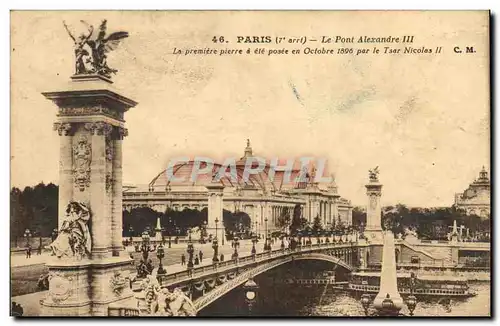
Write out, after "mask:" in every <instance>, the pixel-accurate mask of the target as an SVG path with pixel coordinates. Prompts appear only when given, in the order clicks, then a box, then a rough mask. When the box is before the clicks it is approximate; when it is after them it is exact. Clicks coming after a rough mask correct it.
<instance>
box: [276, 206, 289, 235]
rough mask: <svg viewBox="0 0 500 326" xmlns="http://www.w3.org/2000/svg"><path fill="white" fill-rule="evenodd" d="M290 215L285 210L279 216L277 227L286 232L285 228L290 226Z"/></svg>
mask: <svg viewBox="0 0 500 326" xmlns="http://www.w3.org/2000/svg"><path fill="white" fill-rule="evenodd" d="M290 220H291V219H290V213H288V211H286V210H283V212H282V213H281V214H280V216H278V219H277V221H276V226H277V227H278V228H280V229H283V231H284V230H285V228H286V227H287V226H288V225H289V224H290Z"/></svg>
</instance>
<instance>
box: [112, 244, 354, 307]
mask: <svg viewBox="0 0 500 326" xmlns="http://www.w3.org/2000/svg"><path fill="white" fill-rule="evenodd" d="M358 250H359V247H358V246H357V244H356V243H354V242H350V243H349V242H347V243H336V244H332V243H321V244H312V245H306V246H299V247H297V248H295V249H288V248H286V249H276V250H272V251H268V252H261V253H257V254H255V255H250V256H245V257H240V258H238V259H236V260H235V259H232V260H228V261H224V262H219V263H216V264H212V265H208V266H201V267H197V268H194V269H193V270H192V271H191V272H189V271H187V270H185V271H181V272H177V273H172V274H167V275H159V276H157V279H158V281H159V283H160V285H161V286H162V287H166V288H168V289H169V290H170V291H172V290H173V289H175V288H181V289H182V291H183V292H184V293H185V294H186V295H187V296H189V297H190V298H191V300H192V301H193V303H194V304H195V306H196V309H197V310H198V311H200V310H202V309H203V308H205V307H206V306H208V305H209V304H211V303H212V302H214V301H216V300H217V299H219V298H220V297H222V296H223V295H224V294H226V293H228V292H229V291H231V290H232V289H234V288H236V287H238V286H239V285H241V284H243V283H245V282H246V281H247V280H248V279H250V278H253V277H255V276H257V275H259V274H261V273H264V272H266V271H268V270H270V269H273V268H275V267H278V266H280V265H283V264H286V263H288V262H292V261H296V260H321V261H327V262H331V263H332V264H334V265H336V266H340V267H342V268H344V269H346V270H347V271H353V270H354V269H355V267H354V265H356V261H359V258H358V257H359V252H358ZM109 310H110V311H109V314H110V315H111V316H137V315H138V313H139V311H138V309H137V308H120V307H110V308H109ZM132 310H133V311H132Z"/></svg>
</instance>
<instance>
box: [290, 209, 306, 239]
mask: <svg viewBox="0 0 500 326" xmlns="http://www.w3.org/2000/svg"><path fill="white" fill-rule="evenodd" d="M302 220H305V223H307V220H306V219H303V218H302V209H301V208H300V205H299V204H297V205H295V207H294V208H293V217H292V222H291V223H290V234H291V235H292V236H295V235H297V232H298V231H299V230H303V229H304V227H305V224H303V221H302Z"/></svg>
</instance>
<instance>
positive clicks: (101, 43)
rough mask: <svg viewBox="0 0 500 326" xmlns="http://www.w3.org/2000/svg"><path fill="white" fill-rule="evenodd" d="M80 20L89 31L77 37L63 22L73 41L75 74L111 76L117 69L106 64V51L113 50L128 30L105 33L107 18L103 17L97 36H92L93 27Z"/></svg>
mask: <svg viewBox="0 0 500 326" xmlns="http://www.w3.org/2000/svg"><path fill="white" fill-rule="evenodd" d="M81 22H82V23H83V24H84V25H86V26H87V28H88V30H89V33H88V34H87V35H86V34H82V35H81V36H80V37H78V38H75V37H74V36H73V34H72V33H71V31H70V29H69V28H68V26H67V25H66V23H65V22H63V24H64V27H65V28H66V31H67V32H68V34H69V36H70V37H71V38H72V39H73V41H74V42H75V60H76V68H75V74H76V75H82V74H99V75H102V76H105V77H108V78H111V74H116V73H117V72H118V70H116V69H113V68H110V67H109V66H108V63H107V53H109V52H111V51H113V50H115V49H116V48H117V46H118V45H119V44H120V42H121V40H122V39H124V38H127V37H128V32H123V31H120V32H114V33H111V34H109V35H106V30H107V20H106V19H105V20H103V21H102V22H101V25H100V26H99V31H98V33H97V36H95V37H92V35H93V31H94V27H93V26H92V25H89V24H88V23H87V22H85V21H84V20H81ZM87 49H88V50H89V51H90V53H89V51H88V50H87ZM87 63H90V67H86V64H87Z"/></svg>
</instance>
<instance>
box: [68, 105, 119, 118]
mask: <svg viewBox="0 0 500 326" xmlns="http://www.w3.org/2000/svg"><path fill="white" fill-rule="evenodd" d="M99 114H102V115H106V116H109V117H111V118H114V119H117V120H123V112H119V111H115V110H112V109H110V108H107V107H104V106H102V105H92V106H90V105H89V106H79V107H64V108H59V116H78V115H80V116H81V115H84V116H85V115H99Z"/></svg>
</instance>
